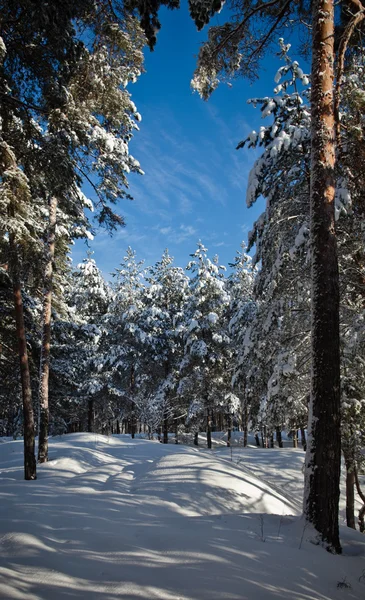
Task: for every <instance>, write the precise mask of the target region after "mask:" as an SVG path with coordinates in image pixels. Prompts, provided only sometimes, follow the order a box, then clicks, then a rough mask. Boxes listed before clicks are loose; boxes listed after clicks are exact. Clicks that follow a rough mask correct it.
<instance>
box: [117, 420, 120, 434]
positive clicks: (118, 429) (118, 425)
mask: <svg viewBox="0 0 365 600" xmlns="http://www.w3.org/2000/svg"><path fill="white" fill-rule="evenodd" d="M117 435H120V424H119V419H117Z"/></svg>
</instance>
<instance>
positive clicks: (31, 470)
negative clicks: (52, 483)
mask: <svg viewBox="0 0 365 600" xmlns="http://www.w3.org/2000/svg"><path fill="white" fill-rule="evenodd" d="M9 251H10V261H9V262H10V273H11V277H12V281H13V296H14V309H15V322H16V333H17V338H18V348H19V361H20V378H21V383H22V397H23V420H24V479H27V480H32V479H37V465H36V459H35V453H34V448H35V444H34V413H33V403H32V388H31V383H30V372H29V360H28V351H27V339H26V335H25V325H24V311H23V299H22V292H21V283H20V268H19V260H18V249H17V246H16V243H15V240H14V236H13V234H10V235H9Z"/></svg>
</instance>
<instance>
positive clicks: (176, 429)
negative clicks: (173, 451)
mask: <svg viewBox="0 0 365 600" xmlns="http://www.w3.org/2000/svg"><path fill="white" fill-rule="evenodd" d="M178 443H179V427H178V423H177V419H175V444H178Z"/></svg>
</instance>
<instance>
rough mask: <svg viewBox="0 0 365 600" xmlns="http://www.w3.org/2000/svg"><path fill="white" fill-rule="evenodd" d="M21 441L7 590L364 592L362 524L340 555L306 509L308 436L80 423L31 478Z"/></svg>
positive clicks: (93, 595) (3, 458)
mask: <svg viewBox="0 0 365 600" xmlns="http://www.w3.org/2000/svg"><path fill="white" fill-rule="evenodd" d="M22 446H23V443H22V441H21V440H19V441H15V442H13V441H5V442H4V443H2V444H0V498H1V511H0V598H4V599H6V600H11V599H27V600H58V599H61V598H62V599H65V598H68V599H72V600H81V599H85V598H87V599H88V600H117V599H125V600H127V599H128V600H136V599H138V598H141V599H145V600H151V599H161V600H215V599H225V600H245V599H252V598H255V599H257V600H267V599H268V600H269V599H270V598H272V599H274V598H275V599H277V598H279V597H280V598H282V599H284V600H285V599H288V600H289V599H295V600H313V599H318V600H319V599H321V600H336V599H339V600H340V599H343V598H344V597H346V598H349V599H352V600H354V599H358V600H360V598H363V597H364V593H365V581H364V577H363V572H364V569H365V538H364V536H362V535H361V534H360V533H358V532H355V531H352V530H349V529H346V528H342V529H341V534H342V543H343V549H344V553H343V555H342V556H333V555H331V554H329V553H328V552H326V551H325V550H324V549H323V548H321V547H320V546H316V545H314V544H313V543H310V540H311V539H312V540H313V532H312V531H310V530H309V528H306V527H305V526H304V523H303V521H302V520H301V519H300V517H299V516H298V515H299V514H300V507H301V496H302V489H303V482H302V479H303V476H302V473H301V466H302V464H303V458H304V453H303V452H302V451H301V450H294V449H286V448H284V449H282V450H278V449H277V450H275V449H274V450H270V449H269V450H264V449H256V448H247V449H243V448H233V449H232V452H231V451H230V450H229V449H227V450H224V449H222V450H215V451H213V452H212V451H208V450H205V449H202V448H190V447H186V446H181V445H178V446H173V445H163V444H159V443H158V442H154V441H148V440H143V439H135V440H131V439H130V438H129V436H122V435H120V436H113V437H110V438H107V437H104V436H101V435H95V434H86V433H79V434H71V435H65V436H63V437H59V438H53V439H51V440H50V462H49V463H47V464H45V465H40V466H38V479H37V481H35V482H25V481H23V479H22V477H23V470H22ZM231 459H232V460H231ZM236 463H238V464H236ZM341 582H345V583H346V584H348V585H351V588H345V589H344V588H343V587H341V585H340V586H339V587H338V584H340V583H341Z"/></svg>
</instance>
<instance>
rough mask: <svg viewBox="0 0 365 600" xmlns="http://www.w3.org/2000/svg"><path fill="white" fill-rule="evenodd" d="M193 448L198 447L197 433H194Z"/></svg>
mask: <svg viewBox="0 0 365 600" xmlns="http://www.w3.org/2000/svg"><path fill="white" fill-rule="evenodd" d="M194 446H199V431H196V432H195V433H194Z"/></svg>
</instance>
